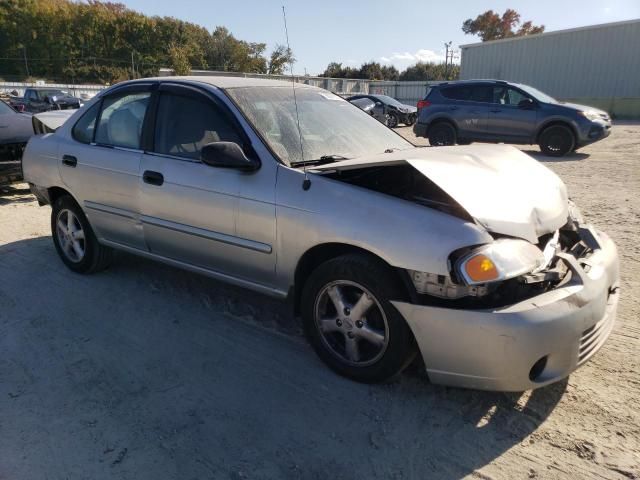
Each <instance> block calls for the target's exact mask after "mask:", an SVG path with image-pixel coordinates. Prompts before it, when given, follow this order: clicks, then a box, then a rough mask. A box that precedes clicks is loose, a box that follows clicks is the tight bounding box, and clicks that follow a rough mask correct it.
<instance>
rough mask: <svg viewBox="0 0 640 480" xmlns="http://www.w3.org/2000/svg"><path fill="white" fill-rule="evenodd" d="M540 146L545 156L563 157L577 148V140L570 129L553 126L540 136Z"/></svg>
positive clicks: (562, 126)
mask: <svg viewBox="0 0 640 480" xmlns="http://www.w3.org/2000/svg"><path fill="white" fill-rule="evenodd" d="M538 145H539V146H540V150H541V151H542V153H544V154H545V155H549V156H552V157H562V156H563V155H566V154H567V153H570V152H572V151H573V149H574V148H575V138H574V136H573V132H572V131H571V129H570V128H569V127H566V126H564V125H552V126H550V127H547V128H545V129H544V131H543V132H542V133H541V134H540V138H539V142H538Z"/></svg>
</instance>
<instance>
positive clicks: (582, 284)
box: [393, 233, 619, 391]
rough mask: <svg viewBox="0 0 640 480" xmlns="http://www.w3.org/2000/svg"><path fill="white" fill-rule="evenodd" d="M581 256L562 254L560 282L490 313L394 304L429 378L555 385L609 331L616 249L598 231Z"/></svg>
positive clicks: (471, 384)
mask: <svg viewBox="0 0 640 480" xmlns="http://www.w3.org/2000/svg"><path fill="white" fill-rule="evenodd" d="M597 237H598V238H597V241H598V243H599V247H600V248H598V249H595V251H594V253H593V254H592V255H591V256H589V257H588V258H585V259H575V258H573V257H571V256H568V255H566V256H563V260H564V261H565V263H566V264H567V267H568V268H569V269H570V270H571V272H572V277H571V280H570V281H569V282H568V283H566V284H565V285H563V286H561V287H559V288H556V289H554V290H550V291H548V292H545V293H543V294H541V295H538V296H536V297H533V298H530V299H528V300H525V301H522V302H520V303H517V304H514V305H510V306H508V307H501V308H497V309H490V310H454V309H448V308H439V307H430V306H423V305H413V304H409V303H403V302H393V304H394V305H395V307H396V308H397V309H398V310H399V311H400V313H401V314H402V315H403V316H404V318H405V319H406V321H407V323H408V324H409V326H410V328H411V330H412V331H413V334H414V336H415V338H416V341H417V343H418V346H419V348H420V352H421V354H422V357H423V359H424V363H425V365H426V368H427V372H428V374H429V378H430V379H431V381H432V382H433V383H440V384H444V385H451V386H456V387H466V388H476V389H481V390H502V391H523V390H528V389H531V388H538V387H541V386H543V385H547V384H549V383H553V382H556V381H558V380H561V379H562V378H564V377H566V376H568V375H569V374H570V373H571V372H573V371H574V370H575V369H576V368H578V367H579V366H580V365H582V364H584V363H585V362H586V361H587V360H589V359H590V358H591V357H592V356H593V355H594V354H595V353H596V352H597V351H598V350H599V349H600V347H601V346H602V345H603V344H604V342H605V341H606V339H607V337H608V336H609V334H610V333H611V330H612V328H613V323H614V319H615V316H616V309H617V305H618V298H619V290H618V278H619V277H618V276H619V273H618V253H617V249H616V246H615V244H614V243H613V241H611V239H609V237H608V236H607V235H605V234H603V233H600V234H598V235H597Z"/></svg>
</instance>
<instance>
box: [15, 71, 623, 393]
mask: <svg viewBox="0 0 640 480" xmlns="http://www.w3.org/2000/svg"><path fill="white" fill-rule="evenodd" d="M294 89H295V90H294ZM23 163H24V165H23V168H24V175H25V178H26V179H27V180H28V182H29V183H30V185H31V189H32V191H33V193H34V194H35V195H36V197H37V198H38V200H39V201H40V202H41V203H42V204H50V205H51V206H52V216H51V229H52V235H53V243H54V245H55V248H56V249H57V251H58V253H59V255H60V258H61V259H62V261H63V262H64V263H65V264H66V265H67V267H69V268H70V269H72V270H73V271H76V272H80V273H90V272H96V271H99V270H101V269H104V268H106V267H107V266H108V265H109V262H110V261H111V259H112V253H113V250H114V249H119V250H124V251H128V252H131V253H134V254H138V255H141V256H144V257H147V258H151V259H155V260H158V261H162V262H165V263H168V264H170V265H174V266H177V267H181V268H184V269H188V270H191V271H194V272H198V273H201V274H204V275H208V276H211V277H214V278H217V279H220V280H223V281H227V282H231V283H233V284H236V285H240V286H243V287H246V288H249V289H252V290H254V291H257V292H262V293H266V294H269V295H273V296H276V297H280V298H282V299H285V298H287V299H289V300H290V301H291V304H292V305H293V308H294V311H295V312H296V314H299V315H300V316H301V317H302V321H303V324H304V328H305V331H306V334H307V337H308V339H309V341H310V343H311V345H312V346H313V347H314V349H315V350H316V352H317V353H318V355H319V356H320V358H322V360H323V361H324V362H326V364H327V365H329V367H331V368H332V369H334V370H335V371H336V372H338V373H340V374H342V375H345V376H348V377H350V378H353V379H356V380H359V381H365V382H373V381H383V380H387V379H389V378H392V377H394V376H395V375H397V374H399V373H400V372H401V371H402V370H403V369H404V368H405V367H406V366H407V365H408V364H410V363H411V362H412V361H414V359H415V360H421V361H422V362H423V363H424V366H425V368H426V371H427V373H428V375H429V377H430V379H431V380H432V381H433V382H437V383H443V384H448V385H454V386H461V387H471V388H479V389H492V390H523V389H528V388H536V387H540V386H542V385H546V384H549V383H551V382H555V381H557V380H559V379H561V378H563V377H566V376H567V375H568V374H569V373H571V372H572V371H573V370H575V369H576V368H577V367H578V366H579V365H581V364H583V363H584V362H586V361H587V360H588V359H589V358H590V357H591V356H592V355H593V354H594V353H595V352H596V351H597V350H598V349H599V348H600V347H601V346H602V344H603V343H604V342H605V340H606V339H607V337H608V335H609V333H610V332H611V329H612V326H613V321H614V318H615V312H616V306H617V300H618V296H619V290H618V258H617V252H616V248H615V246H614V244H613V242H612V241H611V240H610V239H609V237H608V236H607V235H606V234H604V233H602V232H600V231H598V230H596V229H594V228H593V227H592V226H590V225H587V224H585V223H584V222H583V220H582V218H581V215H580V212H579V210H578V209H577V207H576V206H575V205H573V204H572V203H571V201H570V200H569V198H568V195H567V190H566V188H565V186H564V184H563V183H562V181H561V180H560V179H559V178H558V177H557V176H555V175H554V174H553V173H552V172H551V171H550V170H548V169H547V168H545V167H544V166H542V165H541V164H539V163H538V162H536V161H535V160H533V159H532V158H530V157H529V156H528V155H526V154H524V153H522V152H520V151H518V150H516V149H514V148H512V147H508V146H490V145H481V146H475V145H474V146H466V147H442V148H417V147H415V146H414V145H412V144H410V143H409V142H407V141H406V140H405V139H403V138H402V137H400V136H399V135H397V134H396V133H394V132H393V131H392V130H390V129H388V128H386V127H385V126H384V125H382V124H381V123H380V122H377V121H376V120H374V119H373V118H371V117H370V116H369V115H367V114H366V113H364V112H362V111H361V110H359V109H358V108H357V107H355V106H353V105H351V104H350V103H349V102H347V101H345V100H343V99H341V98H340V97H337V96H335V95H333V94H331V93H329V92H327V91H325V90H322V89H318V88H314V87H309V86H304V85H297V86H294V85H293V84H292V83H289V82H277V81H268V80H258V79H248V78H225V77H169V78H158V79H144V80H138V81H131V82H125V83H122V84H119V85H116V86H114V87H111V88H109V89H107V90H105V91H103V92H101V94H100V95H98V96H97V97H96V98H94V99H93V100H92V101H91V102H89V103H88V104H87V105H86V106H85V107H83V108H81V109H80V110H79V111H77V112H76V113H75V114H74V115H73V116H72V117H71V118H70V119H69V120H68V121H67V122H66V123H64V125H62V126H61V127H60V128H59V129H58V130H57V131H56V132H55V133H50V134H46V135H40V136H37V137H34V138H32V139H31V141H30V142H29V144H28V146H27V149H26V152H25V155H24V159H23ZM418 354H419V356H420V357H419V359H416V356H417V355H418Z"/></svg>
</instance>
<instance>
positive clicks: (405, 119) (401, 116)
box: [347, 94, 418, 128]
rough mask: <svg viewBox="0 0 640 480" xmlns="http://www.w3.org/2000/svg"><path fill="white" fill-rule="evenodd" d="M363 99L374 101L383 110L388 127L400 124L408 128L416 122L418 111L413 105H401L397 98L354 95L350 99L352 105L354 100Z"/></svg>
mask: <svg viewBox="0 0 640 480" xmlns="http://www.w3.org/2000/svg"><path fill="white" fill-rule="evenodd" d="M362 98H366V99H369V100H371V101H373V102H374V103H375V104H376V106H378V107H379V108H381V109H382V112H383V113H382V114H383V115H384V116H385V117H386V125H387V126H388V127H390V128H394V127H397V126H398V125H399V124H400V123H404V124H405V125H407V126H411V125H413V124H414V123H415V122H416V118H417V114H418V109H417V108H416V107H414V106H413V105H405V104H404V103H400V102H399V101H398V100H396V99H395V98H391V97H389V96H387V95H368V94H362V95H352V96H351V97H348V98H347V100H349V101H350V102H351V103H353V101H354V100H359V99H362Z"/></svg>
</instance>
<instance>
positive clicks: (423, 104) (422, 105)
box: [417, 100, 431, 110]
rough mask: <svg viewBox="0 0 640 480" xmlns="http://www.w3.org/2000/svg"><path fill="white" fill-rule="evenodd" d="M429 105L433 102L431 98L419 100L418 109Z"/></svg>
mask: <svg viewBox="0 0 640 480" xmlns="http://www.w3.org/2000/svg"><path fill="white" fill-rule="evenodd" d="M429 105H431V102H430V101H429V100H420V101H418V105H417V106H418V110H420V109H421V108H426V107H428V106H429Z"/></svg>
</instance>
